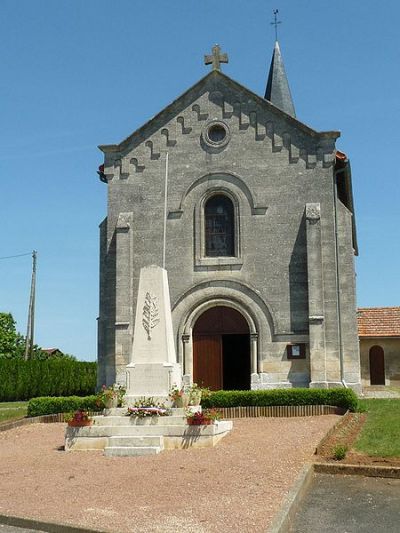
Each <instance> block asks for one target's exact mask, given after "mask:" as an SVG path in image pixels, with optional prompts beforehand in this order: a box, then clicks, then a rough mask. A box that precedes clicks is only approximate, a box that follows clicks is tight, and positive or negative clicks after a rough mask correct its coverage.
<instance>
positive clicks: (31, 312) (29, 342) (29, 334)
mask: <svg viewBox="0 0 400 533" xmlns="http://www.w3.org/2000/svg"><path fill="white" fill-rule="evenodd" d="M36 256H37V252H36V250H33V252H32V280H31V295H30V298H29V309H28V325H27V328H26V339H25V357H24V359H25V361H26V360H28V359H30V358H32V351H33V339H34V331H35V291H36Z"/></svg>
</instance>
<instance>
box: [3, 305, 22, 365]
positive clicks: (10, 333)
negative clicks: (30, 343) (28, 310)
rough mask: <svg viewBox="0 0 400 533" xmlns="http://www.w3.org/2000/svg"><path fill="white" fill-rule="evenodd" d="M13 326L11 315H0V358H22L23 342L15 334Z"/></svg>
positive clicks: (18, 334)
mask: <svg viewBox="0 0 400 533" xmlns="http://www.w3.org/2000/svg"><path fill="white" fill-rule="evenodd" d="M15 324H16V322H15V320H14V318H13V316H12V314H11V313H0V357H2V358H6V359H11V358H14V357H17V358H21V359H22V358H23V355H24V348H25V341H24V337H23V336H22V335H21V334H20V333H18V332H17V330H16V327H15Z"/></svg>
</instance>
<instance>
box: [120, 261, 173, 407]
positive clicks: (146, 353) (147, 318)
mask: <svg viewBox="0 0 400 533" xmlns="http://www.w3.org/2000/svg"><path fill="white" fill-rule="evenodd" d="M126 370H127V392H126V399H127V400H128V401H129V400H130V401H135V400H137V399H138V398H143V397H150V396H152V397H154V398H155V399H157V400H160V401H161V400H162V401H164V400H166V399H167V398H168V393H169V391H170V389H171V387H172V386H173V385H178V386H179V387H180V385H181V381H182V372H181V365H180V364H178V363H177V361H176V352H175V344H174V334H173V329H172V316H171V304H170V297H169V287H168V276H167V271H166V270H165V269H164V268H161V267H159V266H156V265H151V266H148V267H144V268H142V269H141V270H140V278H139V290H138V299H137V306H136V318H135V329H134V338H133V347H132V355H131V362H130V363H129V364H128V365H127V367H126Z"/></svg>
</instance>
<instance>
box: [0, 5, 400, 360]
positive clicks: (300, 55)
mask: <svg viewBox="0 0 400 533" xmlns="http://www.w3.org/2000/svg"><path fill="white" fill-rule="evenodd" d="M382 6H383V7H382ZM274 8H278V9H279V17H280V19H281V20H282V21H283V23H282V24H281V25H280V27H279V41H280V45H281V50H282V54H283V58H284V61H285V66H286V71H287V74H288V78H289V83H290V86H291V91H292V95H293V99H294V103H295V107H296V112H297V117H298V118H299V120H301V121H302V122H305V123H306V124H308V125H309V126H311V127H313V128H314V129H316V130H334V129H339V130H340V131H341V132H342V137H341V138H340V139H339V142H338V148H339V149H341V150H343V151H345V152H346V153H347V154H348V156H349V157H350V160H351V164H352V172H353V186H354V195H355V205H356V211H357V213H356V214H357V227H358V238H359V248H360V256H359V258H358V259H357V262H356V266H357V283H358V304H359V305H360V306H381V305H382V306H383V305H400V283H399V275H398V271H399V263H400V252H399V237H398V232H399V223H400V214H399V213H400V209H399V203H400V179H399V176H398V174H399V171H398V152H399V135H398V123H399V118H400V116H399V115H400V103H399V102H400V100H399V94H400V71H399V64H400V39H399V30H398V21H399V19H400V3H399V2H398V0H386V1H385V2H383V3H381V2H377V1H372V0H362V1H361V0H358V1H356V0H352V1H351V0H350V1H349V0H340V1H328V0H325V1H323V0H298V1H296V2H295V1H293V0H292V1H290V0H280V1H274V2H269V1H260V0H240V1H239V0H220V1H218V2H215V1H213V0H202V1H201V2H199V1H198V0H170V1H169V2H168V1H167V0H153V1H150V0H143V1H142V0H129V1H127V0H114V1H113V2H111V1H109V0H108V1H104V0H84V1H82V0H69V1H65V0H57V1H54V0H1V2H0V16H1V20H2V32H1V36H0V42H1V53H0V61H1V63H2V76H1V81H0V110H1V111H0V116H1V133H0V136H1V148H0V172H1V184H2V186H1V224H0V243H1V247H0V256H1V257H3V256H10V255H14V254H19V253H24V252H30V251H31V250H33V249H36V250H38V278H37V306H36V341H37V342H38V344H40V345H41V346H43V347H53V346H57V347H59V348H60V349H62V350H63V351H65V352H69V353H72V354H75V355H76V356H78V357H79V358H81V359H88V360H90V359H94V358H95V356H96V317H97V314H98V224H99V223H100V221H101V220H102V219H103V218H104V216H105V214H106V186H105V185H104V184H102V183H100V181H99V180H98V179H97V175H96V169H97V167H98V165H99V164H101V162H102V157H101V155H102V154H101V152H100V151H99V150H98V149H97V145H99V144H107V143H114V142H119V141H120V140H122V139H123V138H125V137H126V136H127V135H129V134H130V133H131V132H133V131H134V130H135V129H136V128H137V127H138V126H140V125H141V124H142V123H144V122H146V121H147V120H148V119H149V118H150V117H152V116H153V115H154V114H156V113H157V112H158V111H160V110H161V109H162V108H163V107H165V106H166V105H167V104H168V103H169V102H171V101H172V100H174V99H175V98H176V97H177V96H178V95H180V94H181V93H182V92H184V91H185V90H186V89H187V88H188V87H189V86H191V85H193V84H194V83H195V82H196V81H197V80H198V79H199V78H201V77H202V76H204V75H205V74H206V72H207V70H208V68H209V67H205V66H204V65H203V55H204V53H208V52H209V50H210V49H211V46H212V45H213V44H215V43H219V44H220V45H221V47H222V49H223V51H225V52H228V54H229V64H228V65H224V67H223V70H224V72H225V73H226V74H227V75H229V76H231V77H232V78H233V79H235V80H237V81H238V82H240V83H241V84H243V85H245V86H247V87H248V88H249V89H251V90H252V91H254V92H255V93H257V94H260V95H263V94H264V90H265V83H266V76H267V71H268V67H269V63H270V58H271V53H272V49H273V44H274V31H273V27H272V26H271V25H270V22H271V20H272V18H273V16H272V10H273V9H274ZM30 268H31V258H30V257H29V256H25V257H20V258H15V259H9V260H1V261H0V310H2V311H10V312H12V313H13V315H14V317H15V318H16V320H17V326H18V329H19V330H20V331H21V332H25V329H26V319H27V307H28V299H29V285H30Z"/></svg>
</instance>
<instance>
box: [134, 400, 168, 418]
mask: <svg viewBox="0 0 400 533" xmlns="http://www.w3.org/2000/svg"><path fill="white" fill-rule="evenodd" d="M126 414H127V415H128V416H136V417H138V418H145V417H147V416H168V415H169V414H170V410H169V409H167V408H166V407H165V405H164V404H163V403H158V402H156V401H154V398H141V399H139V400H138V401H136V402H135V403H134V405H133V407H128V412H127V413H126Z"/></svg>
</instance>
